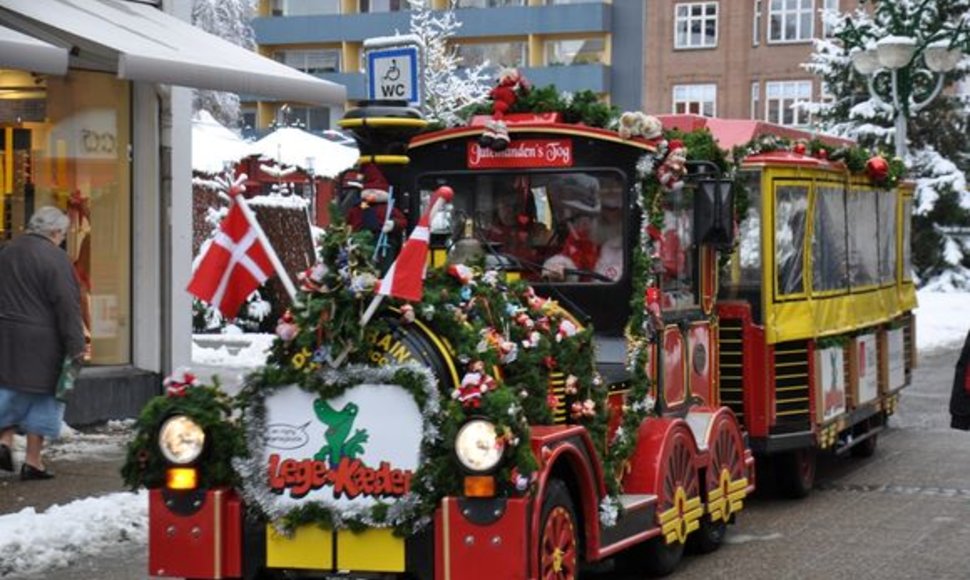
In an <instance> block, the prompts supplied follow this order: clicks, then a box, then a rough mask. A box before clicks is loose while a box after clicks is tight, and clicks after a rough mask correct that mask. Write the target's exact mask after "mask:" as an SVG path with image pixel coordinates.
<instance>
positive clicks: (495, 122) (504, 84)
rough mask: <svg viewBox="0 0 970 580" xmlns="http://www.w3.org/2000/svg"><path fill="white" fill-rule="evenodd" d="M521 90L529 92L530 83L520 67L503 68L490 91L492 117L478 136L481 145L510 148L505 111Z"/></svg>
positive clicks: (498, 148) (492, 147)
mask: <svg viewBox="0 0 970 580" xmlns="http://www.w3.org/2000/svg"><path fill="white" fill-rule="evenodd" d="M520 92H521V93H528V92H529V83H528V81H526V80H525V77H523V76H522V74H521V73H520V72H519V71H518V69H514V68H506V69H502V71H501V72H499V77H498V84H497V85H496V86H495V88H493V89H492V90H491V91H490V92H489V93H488V96H489V98H490V99H492V118H491V119H490V120H489V121H488V122H487V123H486V124H485V132H484V133H482V135H481V137H479V138H478V143H479V145H481V146H482V147H487V148H490V149H492V150H493V151H504V150H505V149H507V148H508V146H509V130H508V126H507V125H506V124H505V120H504V119H505V113H507V112H508V110H509V109H511V108H512V105H514V104H515V102H516V101H517V100H518V97H519V93H520Z"/></svg>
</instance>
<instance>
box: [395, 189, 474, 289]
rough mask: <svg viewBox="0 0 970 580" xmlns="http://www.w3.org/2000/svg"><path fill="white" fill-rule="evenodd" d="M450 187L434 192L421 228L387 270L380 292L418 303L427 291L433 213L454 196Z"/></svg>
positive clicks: (415, 230)
mask: <svg viewBox="0 0 970 580" xmlns="http://www.w3.org/2000/svg"><path fill="white" fill-rule="evenodd" d="M454 195H455V194H454V192H453V191H452V190H451V188H450V187H448V186H447V185H443V186H441V187H439V188H438V189H436V190H435V192H434V195H433V196H432V197H431V204H430V205H429V206H428V211H426V212H425V213H424V215H422V216H421V219H420V220H419V221H418V225H417V226H416V227H415V228H414V230H413V231H412V232H411V235H410V236H408V239H407V241H406V242H404V246H402V247H401V253H400V254H398V256H397V259H396V260H394V263H393V264H391V267H390V268H388V270H387V273H386V274H384V278H383V279H382V280H381V283H380V285H379V286H378V287H377V293H378V294H381V295H384V296H394V297H395V298H400V299H402V300H410V301H412V302H417V301H420V300H421V294H422V293H423V292H424V275H425V273H426V271H427V269H428V241H429V240H430V238H431V219H432V218H433V216H434V214H435V213H436V212H437V211H438V210H439V209H440V208H441V206H442V205H444V204H445V203H447V202H450V201H451V200H452V198H453V197H454Z"/></svg>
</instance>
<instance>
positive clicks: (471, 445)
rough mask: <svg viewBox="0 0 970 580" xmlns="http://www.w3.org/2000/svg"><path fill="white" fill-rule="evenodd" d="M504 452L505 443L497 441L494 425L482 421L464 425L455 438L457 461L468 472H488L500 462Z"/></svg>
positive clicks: (476, 420)
mask: <svg viewBox="0 0 970 580" xmlns="http://www.w3.org/2000/svg"><path fill="white" fill-rule="evenodd" d="M504 451H505V443H504V442H502V441H500V440H499V438H498V434H497V433H496V432H495V425H493V424H491V423H489V422H488V421H484V420H482V419H473V420H471V421H469V422H467V423H465V424H464V425H462V426H461V429H459V430H458V436H457V437H455V453H456V454H457V455H458V461H459V462H461V464H462V465H464V466H465V468H466V469H468V470H470V471H476V472H484V471H489V470H490V469H492V468H494V467H495V466H496V465H498V462H499V461H501V460H502V453H503V452H504Z"/></svg>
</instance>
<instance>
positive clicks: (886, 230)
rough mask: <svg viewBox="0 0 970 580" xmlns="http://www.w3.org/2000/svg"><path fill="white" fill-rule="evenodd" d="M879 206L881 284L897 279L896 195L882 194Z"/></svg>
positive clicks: (891, 193)
mask: <svg viewBox="0 0 970 580" xmlns="http://www.w3.org/2000/svg"><path fill="white" fill-rule="evenodd" d="M877 198H878V204H879V282H880V283H882V284H887V283H890V282H893V281H895V279H896V194H895V192H893V191H888V192H880V194H879V195H878V196H877Z"/></svg>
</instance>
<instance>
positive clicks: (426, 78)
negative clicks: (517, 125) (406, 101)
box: [408, 0, 492, 127]
mask: <svg viewBox="0 0 970 580" xmlns="http://www.w3.org/2000/svg"><path fill="white" fill-rule="evenodd" d="M408 1H409V3H410V5H411V35H413V36H415V37H417V38H418V40H419V42H420V45H421V50H422V52H423V54H424V62H425V67H424V74H423V76H422V79H421V81H422V83H423V86H424V106H423V110H422V113H424V115H425V118H426V119H428V120H429V121H431V122H439V123H442V124H444V125H445V126H448V127H452V126H455V125H458V124H461V123H462V122H463V120H462V118H461V117H459V116H458V112H459V111H460V110H461V109H463V108H465V107H467V106H469V105H473V104H475V103H480V102H482V101H484V100H485V99H486V98H487V97H488V91H489V89H490V88H491V84H492V75H491V74H490V67H489V63H488V62H487V61H486V62H483V63H481V64H479V65H477V66H474V67H463V66H462V59H461V57H460V56H459V55H458V50H457V49H456V48H455V47H454V46H453V45H449V44H448V39H449V38H451V37H452V36H454V35H455V33H456V32H457V31H458V29H459V28H461V22H460V21H459V20H458V19H457V18H456V17H455V3H456V0H450V1H449V3H448V9H447V10H442V11H438V12H436V11H433V10H431V8H430V6H429V4H430V1H429V0H408Z"/></svg>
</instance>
